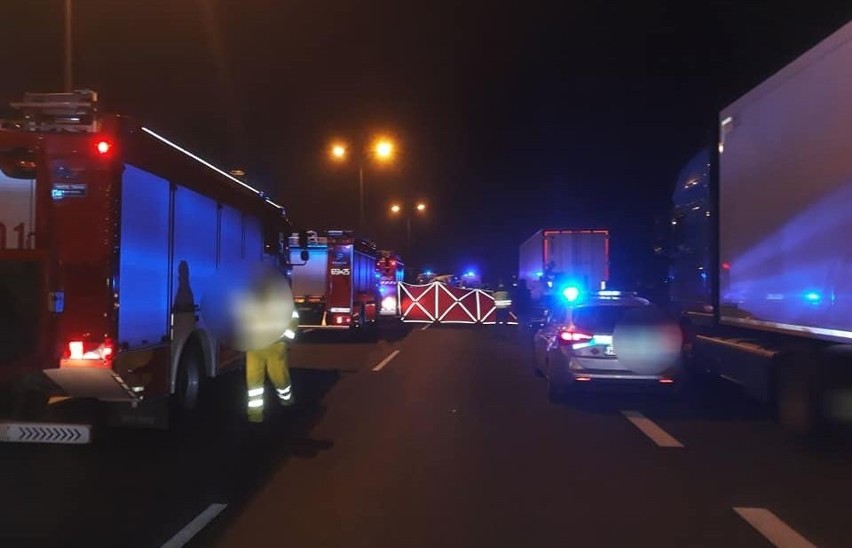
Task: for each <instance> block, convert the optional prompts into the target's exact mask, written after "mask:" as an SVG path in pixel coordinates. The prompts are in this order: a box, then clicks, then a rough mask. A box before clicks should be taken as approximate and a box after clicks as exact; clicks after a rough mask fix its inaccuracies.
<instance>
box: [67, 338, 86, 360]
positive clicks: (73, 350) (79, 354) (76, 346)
mask: <svg viewBox="0 0 852 548" xmlns="http://www.w3.org/2000/svg"><path fill="white" fill-rule="evenodd" d="M68 351H69V352H70V355H69V356H68V357H69V358H71V359H72V360H82V359H83V341H71V342H70V343H68Z"/></svg>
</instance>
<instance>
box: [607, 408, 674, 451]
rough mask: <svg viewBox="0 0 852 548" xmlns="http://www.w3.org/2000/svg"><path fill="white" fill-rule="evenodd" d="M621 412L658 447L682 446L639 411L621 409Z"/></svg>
mask: <svg viewBox="0 0 852 548" xmlns="http://www.w3.org/2000/svg"><path fill="white" fill-rule="evenodd" d="M621 414H622V415H624V416H625V418H627V420H629V421H630V422H632V423H633V426H635V427H636V428H638V429H639V430H641V431H642V433H643V434H645V435H646V436H648V437H649V438H651V439H652V440H653V441H654V443H656V444H657V445H659V446H660V447H683V444H682V443H680V442H679V441H677V440H676V439H674V438H673V437H672V436H671V434H669V433H668V432H666V431H665V430H663V429H662V428H660V427H659V426H657V424H656V423H655V422H654V421H652V420H651V419H649V418H648V417H646V416H645V415H643V414H642V413H640V412H639V411H622V412H621Z"/></svg>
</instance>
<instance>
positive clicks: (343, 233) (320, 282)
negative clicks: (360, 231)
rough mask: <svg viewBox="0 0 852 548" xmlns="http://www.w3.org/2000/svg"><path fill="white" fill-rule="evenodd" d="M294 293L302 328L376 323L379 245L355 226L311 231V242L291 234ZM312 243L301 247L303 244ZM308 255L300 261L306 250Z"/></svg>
mask: <svg viewBox="0 0 852 548" xmlns="http://www.w3.org/2000/svg"><path fill="white" fill-rule="evenodd" d="M289 243H290V256H291V259H292V263H293V265H294V267H293V271H292V282H293V297H294V299H295V301H296V308H297V309H298V311H299V317H300V324H299V329H301V330H308V329H339V330H348V329H357V330H367V331H370V330H372V329H374V328H375V327H376V320H377V317H378V306H379V277H378V273H377V272H376V262H377V261H378V260H379V256H380V255H379V252H378V250H377V249H376V246H375V244H373V243H372V242H370V241H368V240H364V239H361V238H358V237H356V236H355V235H354V234H353V233H352V231H348V230H329V231H326V232H325V233H324V235H322V236H320V235H319V234H318V233H316V232H311V233H309V236H308V238H307V242H301V243H300V242H299V235H298V234H294V235H293V236H291V237H290V242H289ZM305 243H306V244H307V247H301V246H302V245H303V244H305ZM305 250H307V251H308V253H309V255H308V257H309V258H308V260H307V261H304V263H300V262H299V261H300V259H301V253H302V251H305Z"/></svg>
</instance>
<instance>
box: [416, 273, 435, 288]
mask: <svg viewBox="0 0 852 548" xmlns="http://www.w3.org/2000/svg"><path fill="white" fill-rule="evenodd" d="M435 277H436V275H435V273H434V272H432V271H431V270H427V271H425V272H421V273H420V274H418V275H417V279H416V280H415V283H416V284H419V285H424V284H428V283H431V282H432V281H433V280H434V279H435Z"/></svg>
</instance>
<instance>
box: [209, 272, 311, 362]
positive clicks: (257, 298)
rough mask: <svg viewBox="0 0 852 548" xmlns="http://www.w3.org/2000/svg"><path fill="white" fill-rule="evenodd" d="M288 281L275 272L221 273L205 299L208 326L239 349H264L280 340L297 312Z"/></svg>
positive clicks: (224, 340) (226, 341)
mask: <svg viewBox="0 0 852 548" xmlns="http://www.w3.org/2000/svg"><path fill="white" fill-rule="evenodd" d="M294 308H295V307H294V303H293V295H292V293H291V291H290V285H289V284H288V283H287V280H286V279H285V278H284V277H283V276H281V275H280V273H278V272H277V271H276V270H274V269H263V270H259V271H257V272H253V273H250V274H248V275H245V274H243V273H241V272H233V271H232V272H222V273H220V275H217V279H216V280H215V282H214V283H211V284H210V288H209V290H208V291H207V292H206V294H205V296H204V297H203V299H202V306H201V313H202V317H203V318H204V321H205V324H206V326H207V328H208V329H210V330H211V331H212V332H213V333H214V335H216V337H217V338H219V339H220V340H222V341H223V342H225V343H226V344H228V345H230V346H231V347H233V348H234V349H236V350H243V351H245V350H261V349H263V348H266V347H268V346H269V345H271V344H273V343H275V342H277V341H278V340H280V339H281V338H282V336H283V334H284V331H285V330H286V329H287V328H288V327H289V326H290V323H291V321H292V314H293V310H294Z"/></svg>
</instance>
